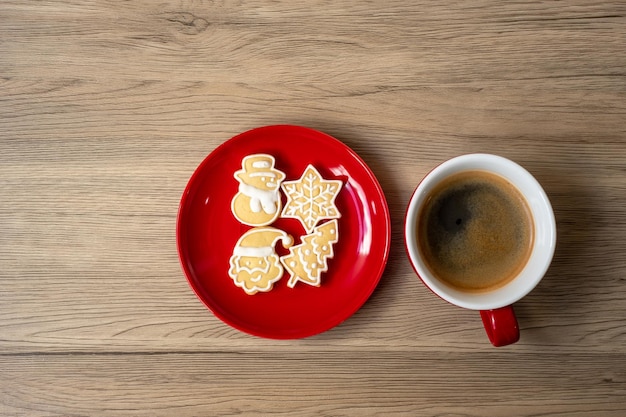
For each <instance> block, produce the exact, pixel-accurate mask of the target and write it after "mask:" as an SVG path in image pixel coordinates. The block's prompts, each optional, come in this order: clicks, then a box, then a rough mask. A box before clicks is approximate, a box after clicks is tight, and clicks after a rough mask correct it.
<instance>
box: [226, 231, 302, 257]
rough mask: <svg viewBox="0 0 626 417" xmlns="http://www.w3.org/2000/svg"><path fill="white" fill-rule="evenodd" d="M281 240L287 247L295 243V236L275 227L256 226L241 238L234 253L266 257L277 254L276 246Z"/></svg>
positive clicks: (235, 254)
mask: <svg viewBox="0 0 626 417" xmlns="http://www.w3.org/2000/svg"><path fill="white" fill-rule="evenodd" d="M279 240H281V241H282V244H283V246H284V247H285V248H288V247H290V246H291V245H292V244H293V238H292V237H291V236H290V235H288V234H287V233H285V232H283V231H282V230H279V229H275V228H273V227H255V228H254V229H250V230H248V231H247V232H246V233H244V234H243V235H242V236H241V237H240V238H239V241H237V244H236V245H235V249H234V250H233V255H234V256H250V257H256V258H266V257H268V256H270V255H273V254H275V252H274V246H275V245H276V242H278V241H279Z"/></svg>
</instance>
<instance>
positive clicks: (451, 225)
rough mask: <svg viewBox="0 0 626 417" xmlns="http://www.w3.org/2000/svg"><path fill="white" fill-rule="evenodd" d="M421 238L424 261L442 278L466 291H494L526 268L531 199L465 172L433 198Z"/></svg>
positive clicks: (493, 178)
mask: <svg viewBox="0 0 626 417" xmlns="http://www.w3.org/2000/svg"><path fill="white" fill-rule="evenodd" d="M417 238H418V242H419V249H420V252H421V254H422V258H423V259H424V260H425V262H426V265H427V266H428V268H429V269H430V270H431V272H432V273H433V275H435V276H436V277H437V278H438V279H440V280H441V281H443V282H444V283H447V284H448V285H450V286H452V287H455V288H457V289H459V290H463V291H471V292H478V291H490V290H492V289H495V288H498V287H500V286H502V285H504V284H506V283H507V282H509V281H510V280H512V279H513V278H515V276H517V274H518V273H519V272H520V271H521V270H522V269H523V267H524V265H526V262H527V261H528V258H529V256H530V252H531V247H532V243H533V221H532V217H531V214H530V210H529V208H528V205H527V203H526V200H525V199H524V197H523V196H522V195H521V193H520V192H519V191H518V190H517V188H515V187H514V186H513V185H512V184H510V183H509V182H508V181H507V180H505V179H504V178H502V177H500V176H498V175H495V174H492V173H489V172H485V171H465V172H460V173H458V174H454V175H452V176H450V177H448V178H446V179H445V180H443V181H442V182H441V183H440V184H438V185H437V186H436V187H435V189H434V190H433V191H432V192H431V193H430V194H429V195H428V197H427V199H426V203H425V204H424V206H423V207H422V209H421V212H420V214H419V221H418V226H417Z"/></svg>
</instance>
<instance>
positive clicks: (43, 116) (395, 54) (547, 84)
mask: <svg viewBox="0 0 626 417" xmlns="http://www.w3.org/2000/svg"><path fill="white" fill-rule="evenodd" d="M271 124H295V125H303V126H308V127H311V128H315V129H318V130H321V131H324V132H326V133H328V134H330V135H333V136H335V137H336V138H338V139H340V140H341V141H343V142H344V143H345V144H347V145H348V146H350V147H351V148H352V149H353V150H355V151H356V152H357V153H358V154H359V155H360V156H361V157H362V158H363V159H364V160H365V161H366V162H367V164H368V165H369V166H370V168H371V169H372V171H373V172H374V173H375V174H376V176H377V178H378V180H379V181H380V183H381V185H382V187H383V189H384V192H385V195H386V198H387V201H388V205H389V208H390V213H391V220H392V247H391V253H390V257H389V262H388V264H387V268H386V270H385V272H384V274H383V276H382V278H381V280H380V283H379V285H378V287H377V288H376V290H375V291H374V293H373V294H372V296H371V297H370V299H369V300H368V301H367V302H366V303H365V304H364V305H363V307H362V308H361V309H360V310H358V311H357V312H356V313H355V314H354V315H353V316H352V317H350V318H349V319H348V320H346V321H345V322H343V323H342V324H340V325H339V326H337V327H335V328H333V329H331V330H329V331H327V332H324V333H322V334H319V335H316V336H313V337H310V338H306V339H301V340H287V341H276V340H269V339H263V338H258V337H253V336H249V335H247V334H245V333H241V332H239V331H237V330H235V329H233V328H231V327H229V326H227V325H226V324H224V323H222V322H221V321H220V320H219V319H217V318H216V317H214V316H213V315H212V314H211V312H210V311H209V310H207V309H206V308H205V307H204V306H203V304H202V303H201V302H200V301H199V300H198V299H197V298H196V296H195V295H194V294H193V292H192V290H191V289H190V287H189V285H188V283H187V281H186V279H185V277H184V274H183V272H182V270H181V267H180V265H179V260H178V255H177V252H176V244H175V223H176V215H177V209H178V204H179V201H180V197H181V194H182V191H183V189H184V187H185V185H186V183H187V181H188V179H189V177H190V176H191V174H192V172H193V171H194V169H195V168H196V167H197V166H198V164H199V163H200V162H201V161H202V160H203V159H204V158H205V157H206V155H208V154H209V153H210V152H211V151H212V150H213V149H215V148H216V147H217V146H218V145H219V144H220V143H222V142H224V141H225V140H227V139H229V138H230V137H232V136H234V135H236V134H238V133H240V132H243V131H246V130H248V129H251V128H254V127H257V126H263V125H271ZM471 152H490V153H495V154H499V155H502V156H505V157H508V158H511V159H513V160H515V161H517V162H518V163H520V164H522V165H523V166H525V167H526V168H527V169H528V170H529V171H530V172H531V173H533V174H534V175H535V176H536V178H537V179H538V180H539V181H540V182H541V183H542V185H543V186H544V188H545V190H546V192H547V193H548V195H549V197H550V198H551V201H552V203H553V206H554V210H555V215H556V219H557V227H558V244H557V249H556V253H555V257H554V261H553V263H552V266H551V268H550V269H549V271H548V273H547V275H546V276H545V278H544V280H543V281H542V282H541V283H540V285H539V286H538V287H537V288H536V289H535V290H534V291H533V292H532V293H531V294H530V295H528V296H527V297H526V298H524V299H523V300H521V301H520V302H518V303H517V304H516V305H515V308H516V311H517V313H518V319H519V323H520V327H521V332H522V337H521V340H520V342H519V343H517V344H516V345H512V346H508V347H505V348H494V347H492V346H491V345H490V344H489V342H488V340H487V338H486V336H485V334H484V330H483V329H482V324H481V322H480V319H479V315H478V314H477V312H475V311H470V310H463V309H461V308H457V307H455V306H452V305H450V304H447V303H445V302H444V301H442V300H440V299H438V298H437V297H435V296H433V295H432V294H431V293H430V292H429V291H428V290H427V289H426V288H425V287H424V286H423V285H422V284H421V283H420V282H419V280H418V279H417V278H416V276H415V275H414V273H413V271H412V269H411V266H410V264H409V262H408V260H407V258H406V256H405V253H404V247H403V232H402V225H403V215H404V210H405V207H406V205H407V203H408V200H409V197H410V195H411V193H412V191H413V189H414V187H415V186H416V184H417V182H418V181H419V180H420V178H421V177H422V176H423V175H425V174H426V173H427V172H428V171H429V170H430V169H431V168H432V167H433V166H435V165H437V164H438V163H440V162H442V161H444V160H446V159H448V158H451V157H453V156H456V155H460V154H464V153H471ZM625 197H626V3H624V2H623V1H577V0H573V1H567V2H558V1H544V2H523V1H522V2H520V1H516V2H498V1H484V0H477V1H465V2H434V1H430V2H429V1H423V0H420V1H396V0H387V1H369V2H362V1H349V0H339V1H307V2H288V1H284V2H275V1H261V0H250V1H247V0H246V1H234V0H233V1H200V0H197V1H192V0H189V1H183V0H179V1H161V2H151V1H147V0H143V1H132V2H127V1H114V0H107V1H105V0H102V1H82V0H74V1H69V0H68V1H51V0H44V1H37V2H35V1H26V0H24V1H12V0H3V1H2V2H1V3H0V202H1V203H0V414H1V415H3V416H4V415H6V416H90V415H94V416H209V415H211V416H212V415H229V416H234V415H237V416H261V415H281V416H295V415H303V416H307V415H310V416H395V415H398V416H405V415H406V416H417V415H424V416H434V415H437V416H444V415H445V416H459V417H460V416H481V417H482V416H578V417H580V416H588V417H598V416H600V417H602V416H620V417H622V416H624V415H626V198H625Z"/></svg>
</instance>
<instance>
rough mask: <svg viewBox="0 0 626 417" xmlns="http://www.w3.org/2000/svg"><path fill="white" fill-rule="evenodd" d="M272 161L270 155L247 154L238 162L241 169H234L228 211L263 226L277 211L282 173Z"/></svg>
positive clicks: (271, 221)
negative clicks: (233, 191) (235, 187)
mask: <svg viewBox="0 0 626 417" xmlns="http://www.w3.org/2000/svg"><path fill="white" fill-rule="evenodd" d="M274 164H275V160H274V157H273V156H271V155H267V154H254V155H248V156H246V157H245V158H243V160H242V162H241V168H242V169H241V170H239V171H236V172H235V174H234V175H235V179H236V180H237V181H238V182H239V189H238V192H237V194H235V196H234V197H233V199H232V201H231V211H232V213H233V215H234V216H235V218H237V220H239V221H240V222H241V223H243V224H246V225H248V226H267V225H269V224H272V223H273V222H274V221H275V220H276V219H277V218H278V216H279V215H280V212H281V208H282V201H281V196H280V184H281V182H282V181H283V180H284V179H285V173H283V172H282V171H279V170H278V169H276V168H275V167H274Z"/></svg>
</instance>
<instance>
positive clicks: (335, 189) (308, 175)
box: [281, 165, 342, 233]
mask: <svg viewBox="0 0 626 417" xmlns="http://www.w3.org/2000/svg"><path fill="white" fill-rule="evenodd" d="M341 186H342V182H341V181H339V180H326V179H324V178H322V176H321V175H320V173H319V172H318V171H317V169H315V167H314V166H313V165H309V166H307V168H306V170H305V171H304V173H303V174H302V176H301V177H300V179H299V180H295V181H285V182H284V183H283V184H282V186H281V188H282V189H283V192H284V193H285V195H286V196H287V203H286V204H285V208H284V209H283V212H282V214H281V217H287V218H294V219H298V220H299V221H300V223H302V226H304V229H305V230H306V231H307V233H311V232H312V231H313V228H314V227H315V225H317V223H318V222H320V221H322V220H325V219H337V218H339V217H341V214H340V213H339V210H338V209H337V206H336V205H335V198H336V197H337V194H338V193H339V190H341Z"/></svg>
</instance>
